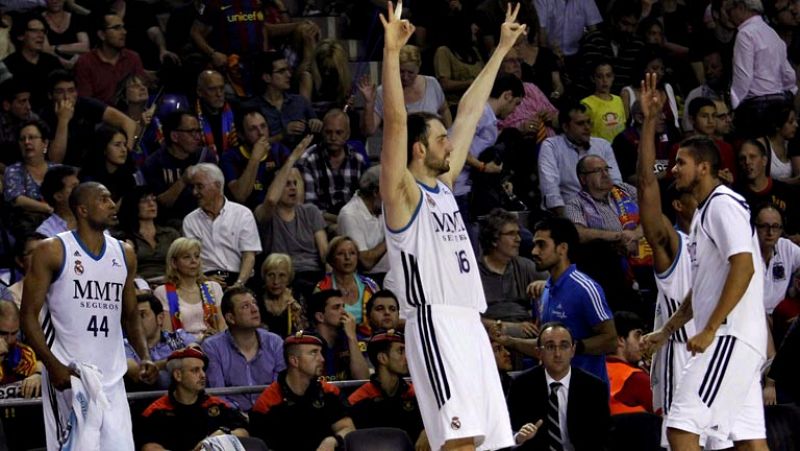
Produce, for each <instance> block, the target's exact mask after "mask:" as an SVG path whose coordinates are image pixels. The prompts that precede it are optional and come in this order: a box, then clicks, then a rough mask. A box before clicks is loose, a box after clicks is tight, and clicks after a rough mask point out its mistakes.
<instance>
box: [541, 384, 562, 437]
mask: <svg viewBox="0 0 800 451" xmlns="http://www.w3.org/2000/svg"><path fill="white" fill-rule="evenodd" d="M559 388H561V382H553V383H551V384H550V396H549V397H548V399H547V421H546V422H545V425H546V426H547V442H548V448H547V449H549V450H550V451H563V450H564V445H563V443H562V441H561V427H560V426H559V423H558V389H559Z"/></svg>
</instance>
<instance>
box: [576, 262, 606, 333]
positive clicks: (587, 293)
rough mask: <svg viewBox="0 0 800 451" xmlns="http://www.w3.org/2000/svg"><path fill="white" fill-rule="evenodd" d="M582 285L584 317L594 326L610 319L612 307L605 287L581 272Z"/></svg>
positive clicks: (580, 281)
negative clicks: (607, 300)
mask: <svg viewBox="0 0 800 451" xmlns="http://www.w3.org/2000/svg"><path fill="white" fill-rule="evenodd" d="M578 283H579V284H580V286H581V297H582V298H583V306H584V307H583V317H584V320H585V321H586V323H587V324H588V325H589V326H591V327H594V326H596V325H598V324H600V323H602V322H603V321H608V320H609V319H611V318H612V317H613V314H612V313H611V309H610V308H608V302H606V295H605V293H604V292H603V288H602V287H601V286H600V285H599V284H598V283H597V282H595V281H594V280H592V279H590V278H589V277H588V276H586V275H584V274H581V275H579V277H578Z"/></svg>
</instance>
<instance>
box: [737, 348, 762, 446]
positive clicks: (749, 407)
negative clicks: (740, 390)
mask: <svg viewBox="0 0 800 451" xmlns="http://www.w3.org/2000/svg"><path fill="white" fill-rule="evenodd" d="M736 351H737V352H736V353H735V354H734V355H733V357H735V358H737V363H741V364H742V365H741V366H740V367H739V368H737V369H738V371H737V373H738V374H737V376H739V377H740V380H738V381H736V383H737V385H740V386H745V385H747V384H748V383H749V385H750V388H749V389H748V390H747V392H746V394H745V395H744V396H739V397H738V400H739V402H738V405H737V406H736V408H735V411H736V415H735V417H734V420H733V424H732V427H731V436H732V438H733V441H734V446H735V448H736V449H737V450H746V451H762V450H767V449H769V448H768V446H767V440H766V436H767V433H766V426H765V423H764V404H763V402H764V401H763V399H762V395H761V363H760V362H763V358H761V357H760V356H759V355H758V353H757V352H756V351H755V350H754V349H753V348H751V347H750V346H747V345H745V344H744V343H742V346H739V349H737V350H736ZM748 374H749V376H748Z"/></svg>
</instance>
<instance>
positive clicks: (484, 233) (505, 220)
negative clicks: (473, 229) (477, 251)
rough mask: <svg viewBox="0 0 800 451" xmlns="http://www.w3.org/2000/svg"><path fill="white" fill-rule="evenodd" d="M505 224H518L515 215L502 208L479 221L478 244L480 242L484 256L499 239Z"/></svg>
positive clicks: (494, 210) (496, 209)
mask: <svg viewBox="0 0 800 451" xmlns="http://www.w3.org/2000/svg"><path fill="white" fill-rule="evenodd" d="M506 224H519V218H518V217H517V215H516V214H514V213H511V212H510V211H506V210H504V209H502V208H495V209H493V210H492V211H490V212H489V214H488V215H487V216H486V217H485V218H484V219H483V221H481V226H480V228H479V230H478V242H480V245H481V249H483V253H484V254H486V253H488V252H489V251H491V250H493V249H494V248H495V242H496V241H497V240H499V239H500V231H501V230H502V229H503V226H504V225H506Z"/></svg>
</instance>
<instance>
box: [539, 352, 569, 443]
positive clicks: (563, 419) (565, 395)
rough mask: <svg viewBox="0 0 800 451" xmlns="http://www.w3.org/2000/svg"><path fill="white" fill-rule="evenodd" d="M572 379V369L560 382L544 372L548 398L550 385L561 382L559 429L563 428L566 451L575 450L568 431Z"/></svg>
mask: <svg viewBox="0 0 800 451" xmlns="http://www.w3.org/2000/svg"><path fill="white" fill-rule="evenodd" d="M571 378H572V367H570V369H569V370H568V371H567V375H566V376H564V377H563V378H562V379H561V380H560V381H557V380H555V379H553V378H552V377H550V373H548V372H547V370H544V379H545V381H546V382H547V396H548V397H550V392H551V390H550V384H552V383H553V382H559V383H560V384H561V387H559V389H558V393H557V394H558V427H559V428H561V443H562V444H563V445H564V451H573V450H574V449H575V448H574V447H573V446H572V442H571V441H570V440H569V429H567V400H568V399H569V381H570V379H571Z"/></svg>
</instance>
